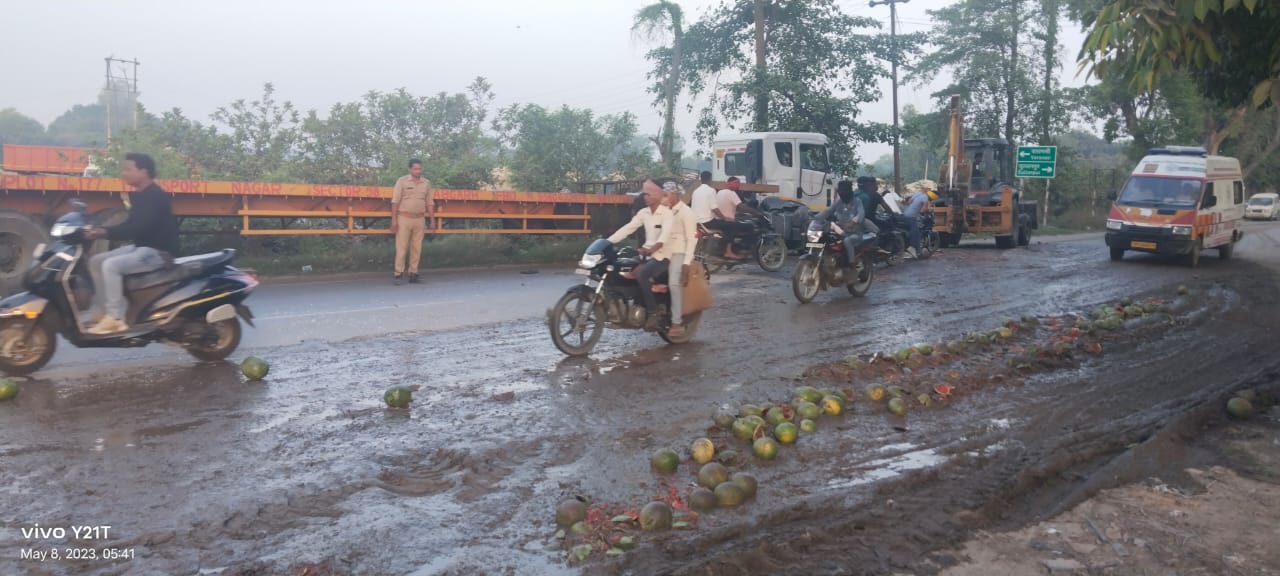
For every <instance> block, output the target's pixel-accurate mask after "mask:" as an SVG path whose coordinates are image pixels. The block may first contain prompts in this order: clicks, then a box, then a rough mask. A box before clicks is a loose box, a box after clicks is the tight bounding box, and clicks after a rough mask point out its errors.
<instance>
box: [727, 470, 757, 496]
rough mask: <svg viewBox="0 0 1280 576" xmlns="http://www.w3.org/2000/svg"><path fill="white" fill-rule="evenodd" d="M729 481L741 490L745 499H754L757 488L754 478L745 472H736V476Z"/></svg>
mask: <svg viewBox="0 0 1280 576" xmlns="http://www.w3.org/2000/svg"><path fill="white" fill-rule="evenodd" d="M729 481H730V482H732V483H734V484H736V485H737V486H738V487H739V488H741V489H742V492H743V494H746V496H747V498H755V496H756V488H757V486H758V483H757V482H756V477H755V476H752V475H750V474H747V473H745V472H738V473H737V474H734V475H733V477H732V478H730V479H729Z"/></svg>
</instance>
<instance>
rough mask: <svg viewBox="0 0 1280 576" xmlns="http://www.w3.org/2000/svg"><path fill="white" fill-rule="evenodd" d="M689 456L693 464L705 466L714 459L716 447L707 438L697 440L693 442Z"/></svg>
mask: <svg viewBox="0 0 1280 576" xmlns="http://www.w3.org/2000/svg"><path fill="white" fill-rule="evenodd" d="M689 454H690V455H691V456H692V457H693V461H694V462H697V463H699V464H706V463H707V462H710V461H711V459H712V458H713V457H715V455H716V445H715V444H713V443H712V442H711V440H710V439H708V438H699V439H697V440H694V441H693V446H692V447H690V448H689Z"/></svg>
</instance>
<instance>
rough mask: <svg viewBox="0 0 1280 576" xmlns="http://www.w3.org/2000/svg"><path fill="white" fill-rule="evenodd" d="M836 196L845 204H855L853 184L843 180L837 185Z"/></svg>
mask: <svg viewBox="0 0 1280 576" xmlns="http://www.w3.org/2000/svg"><path fill="white" fill-rule="evenodd" d="M836 196H839V197H840V199H841V200H844V201H845V202H853V182H850V181H848V180H841V181H840V182H838V183H837V184H836Z"/></svg>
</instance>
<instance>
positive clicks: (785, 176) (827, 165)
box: [711, 132, 836, 209]
mask: <svg viewBox="0 0 1280 576" xmlns="http://www.w3.org/2000/svg"><path fill="white" fill-rule="evenodd" d="M713 149H714V153H713V158H712V167H711V174H712V178H713V179H714V180H716V181H717V182H723V181H725V180H726V179H728V178H729V177H730V176H737V177H738V178H739V179H741V180H742V181H743V182H744V183H747V184H765V185H770V186H777V187H778V192H777V195H778V196H780V197H783V198H791V199H795V200H798V201H800V202H803V203H804V204H807V205H809V207H810V208H814V209H822V208H826V207H827V206H830V205H831V202H832V194H833V192H834V191H835V190H834V188H835V179H836V175H835V174H834V172H833V171H832V168H831V159H830V156H829V155H828V152H827V137H826V136H824V135H822V134H817V133H813V132H750V133H746V134H733V135H727V136H722V137H719V138H717V139H716V141H715V144H714V145H713ZM763 195H766V196H767V194H763Z"/></svg>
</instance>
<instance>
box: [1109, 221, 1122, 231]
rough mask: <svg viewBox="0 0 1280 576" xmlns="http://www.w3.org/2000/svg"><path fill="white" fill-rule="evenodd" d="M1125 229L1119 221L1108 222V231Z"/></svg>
mask: <svg viewBox="0 0 1280 576" xmlns="http://www.w3.org/2000/svg"><path fill="white" fill-rule="evenodd" d="M1121 228H1124V223H1123V222H1121V221H1119V220H1107V230H1120V229H1121Z"/></svg>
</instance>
